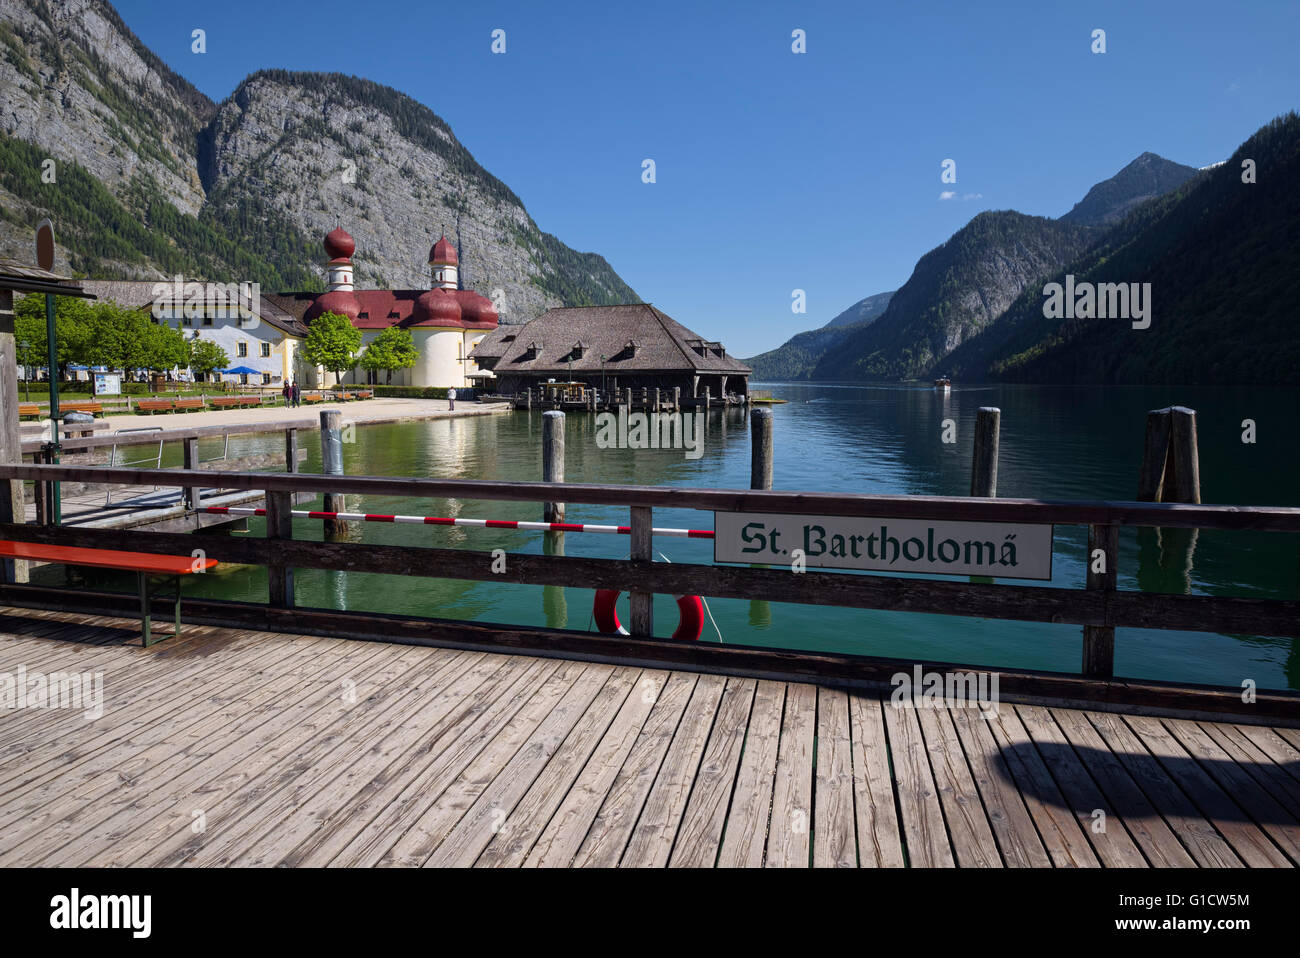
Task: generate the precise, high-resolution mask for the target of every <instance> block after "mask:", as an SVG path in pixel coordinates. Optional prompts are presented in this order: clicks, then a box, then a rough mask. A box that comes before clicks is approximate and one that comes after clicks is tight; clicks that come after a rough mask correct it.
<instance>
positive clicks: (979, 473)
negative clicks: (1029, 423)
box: [970, 406, 1002, 499]
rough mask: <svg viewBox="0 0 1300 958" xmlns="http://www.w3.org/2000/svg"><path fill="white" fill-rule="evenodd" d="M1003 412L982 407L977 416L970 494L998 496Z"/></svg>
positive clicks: (986, 496)
mask: <svg viewBox="0 0 1300 958" xmlns="http://www.w3.org/2000/svg"><path fill="white" fill-rule="evenodd" d="M1001 431H1002V410H1001V409H999V408H998V407H996V406H981V407H980V409H979V412H978V413H976V415H975V445H974V449H973V451H972V453H971V474H970V494H971V495H972V496H977V497H980V498H984V499H992V498H994V497H996V496H997V494H998V443H999V441H1000V437H1001Z"/></svg>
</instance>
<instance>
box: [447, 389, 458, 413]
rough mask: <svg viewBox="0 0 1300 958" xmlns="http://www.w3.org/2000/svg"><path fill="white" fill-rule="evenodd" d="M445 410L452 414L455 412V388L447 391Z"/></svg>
mask: <svg viewBox="0 0 1300 958" xmlns="http://www.w3.org/2000/svg"><path fill="white" fill-rule="evenodd" d="M447 408H448V409H449V410H450V411H452V412H455V410H456V387H455V386H453V387H452V388H451V389H448V390H447Z"/></svg>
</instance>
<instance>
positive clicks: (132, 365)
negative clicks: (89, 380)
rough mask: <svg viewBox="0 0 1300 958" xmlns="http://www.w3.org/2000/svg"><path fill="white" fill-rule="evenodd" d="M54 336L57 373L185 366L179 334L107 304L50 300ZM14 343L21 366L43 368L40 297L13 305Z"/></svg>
mask: <svg viewBox="0 0 1300 958" xmlns="http://www.w3.org/2000/svg"><path fill="white" fill-rule="evenodd" d="M54 336H55V343H56V346H57V357H56V358H57V361H58V365H59V369H60V371H62V369H63V368H64V367H66V366H68V365H69V364H79V365H83V366H106V367H108V368H109V369H121V370H124V371H128V372H129V371H133V370H136V369H148V370H151V371H153V372H165V371H167V370H169V369H173V368H177V367H179V368H184V367H185V366H187V365H189V362H190V344H189V343H188V342H187V341H186V339H185V336H184V334H183V333H181V332H180V330H176V329H172V328H171V327H170V326H166V325H162V324H158V323H155V322H154V321H153V320H152V319H151V318H150V317H149V316H148V314H146V313H144V312H142V311H140V310H132V309H126V308H124V307H122V306H118V305H117V304H116V303H112V302H108V301H103V302H88V301H86V300H84V299H78V298H76V297H72V296H58V297H55V305H54ZM14 341H15V343H16V344H17V353H18V361H19V362H20V363H21V364H22V365H24V366H44V365H46V364H47V358H48V348H49V347H48V345H47V342H46V335H45V297H44V296H24V297H23V298H22V299H21V300H19V301H18V303H17V304H16V305H15V307H14Z"/></svg>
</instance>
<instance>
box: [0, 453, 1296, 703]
mask: <svg viewBox="0 0 1300 958" xmlns="http://www.w3.org/2000/svg"><path fill="white" fill-rule="evenodd" d="M220 475H221V484H222V486H223V487H224V488H228V489H251V490H264V491H265V493H266V501H267V532H266V540H265V541H258V540H250V539H245V538H239V539H236V538H221V537H204V538H203V539H202V540H201V544H202V548H203V549H204V551H205V552H206V554H207V555H208V556H209V557H210V558H214V559H219V560H221V561H225V562H234V563H245V564H250V565H262V566H266V567H267V568H268V570H269V575H270V587H269V595H270V605H271V606H272V607H274V608H279V609H290V608H293V606H294V602H295V599H294V588H293V569H294V568H295V567H297V568H312V569H326V570H336V571H343V572H367V573H382V574H388V575H402V576H420V577H431V578H441V579H460V580H474V581H492V582H512V583H522V584H529V585H541V586H567V587H573V588H581V589H599V588H609V589H617V590H628V591H630V592H632V595H633V597H634V607H633V613H634V614H633V638H632V639H630V640H629V639H624V640H621V641H619V642H617V643H615V642H614V640H612V639H611V640H609V641H610V642H611V643H613V644H610V645H609V646H608V648H609V649H610V650H611V652H613V651H615V650H619V649H622V650H624V651H626V650H627V649H628V648H631V647H630V646H628V645H627V643H629V642H631V643H633V646H634V645H635V643H636V642H638V641H639V642H643V643H644V642H656V644H657V646H660V647H662V646H663V645H664V644H665V643H663V642H659V641H657V640H653V639H652V638H651V636H652V631H651V630H652V626H653V623H652V621H651V619H650V616H649V614H648V604H649V599H650V595H651V594H652V593H660V594H668V595H681V594H700V595H703V596H706V597H720V598H733V599H765V600H770V601H775V602H792V603H802V604H807V605H824V606H842V607H847V608H860V609H882V610H894V611H906V612H927V613H937V614H942V615H959V616H972V617H978V618H991V619H1005V620H1018V621H1031V622H1049V623H1058V624H1069V625H1076V626H1082V627H1084V648H1083V656H1082V662H1083V665H1082V667H1081V670H1080V672H1079V673H1076V674H1075V681H1077V680H1078V678H1079V677H1080V676H1082V677H1083V678H1086V679H1096V680H1107V679H1109V678H1110V677H1111V675H1112V671H1113V645H1114V629H1115V628H1117V627H1118V628H1123V627H1133V628H1145V629H1170V630H1179V631H1193V632H1229V633H1249V634H1258V635H1269V636H1287V637H1293V638H1297V637H1300V601H1296V600H1291V599H1263V598H1239V597H1222V596H1203V595H1180V594H1163V593H1148V592H1136V591H1130V590H1119V589H1117V588H1116V581H1117V580H1116V575H1115V566H1116V565H1117V561H1118V556H1117V554H1116V552H1117V550H1116V542H1117V537H1118V530H1119V529H1120V528H1121V527H1124V526H1148V527H1164V528H1179V529H1220V530H1265V531H1271V532H1280V533H1298V532H1300V508H1271V507H1256V506H1216V505H1184V504H1175V503H1139V502H1108V501H1100V502H1053V501H1043V500H1037V499H980V498H951V497H939V496H885V495H843V494H835V493H816V492H810V493H801V492H781V491H755V490H717V489H697V488H677V487H658V486H608V485H586V484H563V483H554V484H553V483H543V482H497V481H488V480H473V479H413V478H390V477H372V476H321V475H305V474H301V473H238V472H231V473H221V474H220ZM212 477H213V473H212V472H210V471H201V472H200V471H195V470H185V469H124V468H109V467H102V466H99V467H96V466H75V465H73V466H50V465H0V479H18V480H35V481H38V482H48V481H61V482H95V483H122V484H129V485H144V484H148V485H160V486H178V487H182V488H191V487H194V486H197V485H199V484H201V483H210V482H211V481H212ZM295 492H307V493H318V494H323V493H327V492H328V493H335V494H345V495H361V496H385V497H418V498H423V499H433V498H455V499H471V500H486V501H512V502H536V503H543V502H548V501H562V502H565V503H578V504H587V505H601V506H620V507H627V508H629V509H630V513H631V518H630V525H631V530H632V535H631V543H632V555H633V556H634V557H633V558H630V559H593V558H582V557H566V556H555V555H528V554H511V555H509V556H508V557H507V562H506V563H505V569H504V571H502V570H501V566H500V563H494V557H493V554H492V553H491V552H488V551H475V550H464V549H446V548H435V547H416V546H395V545H379V544H367V543H357V542H309V541H299V540H295V539H294V538H293V529H292V516H291V509H292V506H291V501H292V496H293V493H295ZM656 508H671V509H698V510H710V511H712V510H718V511H727V512H755V513H778V514H797V515H822V516H844V517H853V516H864V517H879V518H884V519H925V520H935V521H937V520H951V521H971V522H1014V523H1028V524H1032V523H1039V524H1055V525H1083V526H1087V527H1088V529H1089V537H1088V538H1089V550H1090V551H1091V549H1093V548H1094V547H1097V546H1101V547H1103V548H1105V549H1106V551H1107V553H1108V555H1109V557H1110V562H1109V574H1108V575H1106V576H1091V575H1090V577H1089V581H1088V582H1087V583H1086V584H1085V585H1086V587H1085V588H1083V589H1077V588H1062V587H1059V586H1048V585H1044V586H1023V585H1009V584H995V583H991V582H986V581H966V580H938V579H932V578H916V577H905V576H898V575H894V574H891V575H887V576H886V575H870V574H867V575H863V574H855V573H844V572H839V573H837V572H829V571H816V570H810V571H808V572H806V573H803V574H793V573H792V572H791V571H790V570H789V569H785V568H780V569H777V568H753V567H742V566H735V565H699V564H691V563H671V564H669V563H657V562H654V561H652V556H653V553H652V552H651V551H650V550H649V548H648V543H649V538H650V535H651V533H650V530H651V528H652V527H653V522H652V516H653V510H654V509H656ZM539 511H540V507H539ZM0 537H3V538H6V539H13V540H18V541H27V542H40V543H50V544H59V545H69V546H84V547H91V548H95V547H100V548H114V549H128V550H134V551H139V552H151V553H158V554H182V555H187V554H189V553H190V550H191V549H192V548H194V546H195V543H196V542H197V541H200V540H195V539H194V538H192V537H191V536H189V535H186V534H178V533H163V532H128V531H119V530H114V531H102V530H95V529H75V528H66V527H63V528H53V527H41V526H37V525H31V524H28V525H16V524H15V525H0ZM10 588H12V587H10ZM213 605H214V606H215V605H216V604H215V603H213ZM234 605H236V604H232V606H231V607H232V608H233V607H234ZM479 627H480V628H489V629H490V628H492V627H491V626H479ZM500 634H501V635H511V636H517V635H518V634H520V630H519V629H517V628H514V627H504V626H503V627H501V631H500ZM560 634H567V633H560ZM673 644H674V645H686V643H673ZM704 645H705V644H704V643H700V644H696V645H693V646H691V648H693V649H703V647H704ZM750 651H757V650H750ZM691 654H692V653H689V652H680V653H677V652H674V653H673V655H675V656H678V657H679V658H680V657H681V656H686V658H684V659H682V661H690V660H691V659H690V655H691ZM767 654H768V655H781V656H785V660H786V661H787V662H788V663H789V664H791V665H792V666H797V667H795V671H800V669H802V668H806V667H808V666H809V665H810V664H811V665H812V666H813V667H815V668H817V669H821V668H832V666H830V665H829V664H828V663H830V662H831V661H832V660H834V661H837V662H841V663H843V662H844V661H846V659H851V658H853V657H836V656H826V655H822V654H819V653H806V652H796V651H794V650H790V651H787V652H781V653H773V652H770V651H769V652H768V653H767ZM796 660H800V661H798V662H796ZM834 668H846V666H843V665H842V664H841V665H840V666H836V667H834ZM832 671H833V668H832ZM1026 674H1029V675H1046V674H1047V673H1026ZM1128 684H1129V685H1130V686H1131V685H1132V683H1128ZM1149 684H1150V683H1148V685H1149ZM1029 685H1030V686H1031V687H1032V686H1033V685H1034V683H1033V682H1032V681H1030V682H1029ZM1058 691H1059V689H1058ZM1218 694H1226V693H1224V692H1223V691H1222V690H1220V693H1218ZM1280 694H1281V695H1283V696H1284V697H1288V698H1287V701H1291V702H1292V705H1291V706H1290V707H1292V708H1294V707H1296V705H1297V704H1300V698H1296V699H1294V701H1292V699H1291V698H1289V697H1291V696H1294V693H1280ZM1085 697H1087V696H1085ZM1157 697H1158V696H1157ZM1295 714H1297V715H1300V709H1298V710H1297V711H1296V713H1295Z"/></svg>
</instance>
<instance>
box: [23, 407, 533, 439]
mask: <svg viewBox="0 0 1300 958" xmlns="http://www.w3.org/2000/svg"><path fill="white" fill-rule="evenodd" d="M447 405H448V404H447V400H445V399H394V398H384V399H365V400H358V401H354V402H346V403H315V404H313V405H310V406H307V405H302V406H297V407H294V408H286V407H284V406H269V407H257V408H252V409H213V410H207V411H204V412H187V413H157V414H155V415H148V414H145V415H137V416H109V417H108V418H107V419H101V420H98V421H99V422H106V423H108V425H109V429H108V430H105V431H104V432H103V433H100V435H107V434H110V433H112V432H117V431H119V430H122V429H139V428H141V427H146V426H161V427H162V428H163V429H194V428H197V427H200V426H246V425H255V424H257V425H260V424H266V423H278V422H295V421H299V420H303V419H311V420H316V421H319V418H320V411H321V410H322V409H338V410H340V411H341V412H342V413H343V418H344V420H345V421H348V422H356V423H366V422H370V423H373V422H400V421H402V420H405V419H444V418H447V417H449V416H481V415H486V414H489V413H494V412H501V411H503V410H509V408H510V405H509V404H508V403H476V402H458V403H457V404H456V410H455V411H454V412H451V411H449V410H448V408H447ZM34 438H36V437H35V436H33V435H28V434H27V431H26V430H25V431H24V435H23V439H24V440H31V439H34Z"/></svg>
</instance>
